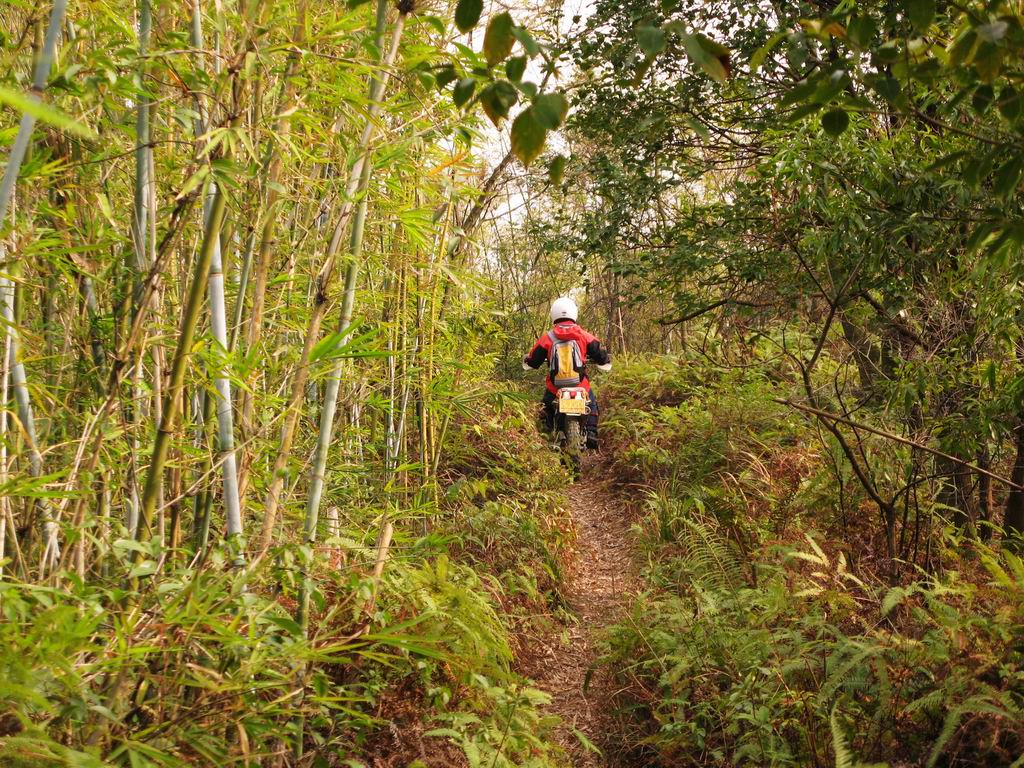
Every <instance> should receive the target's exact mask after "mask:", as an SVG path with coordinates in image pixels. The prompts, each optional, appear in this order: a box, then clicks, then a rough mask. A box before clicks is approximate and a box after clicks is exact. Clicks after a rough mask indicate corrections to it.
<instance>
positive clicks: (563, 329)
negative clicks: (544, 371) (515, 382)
mask: <svg viewBox="0 0 1024 768" xmlns="http://www.w3.org/2000/svg"><path fill="white" fill-rule="evenodd" d="M551 333H553V334H554V335H555V337H556V338H558V339H564V340H569V339H575V341H576V345H577V346H578V347H579V348H580V354H581V355H582V357H583V366H582V367H581V369H580V372H579V373H580V386H581V387H584V388H585V389H586V390H587V391H588V392H589V391H590V379H588V378H587V368H586V365H587V360H588V359H591V358H592V359H593V360H595V361H596V362H597V364H598V365H605V364H607V363H609V362H611V355H609V354H608V350H606V349H605V348H604V347H602V346H601V342H600V341H598V339H597V337H596V336H594V335H593V334H591V333H588V332H587V331H585V330H584V329H583V328H582V326H580V325H577V324H576V323H574V322H573V321H572V320H560V321H558V322H557V323H555V325H554V326H553V327H552V329H551ZM553 344H554V342H553V341H552V340H551V336H549V335H548V334H547V333H545V334H544V335H543V336H541V337H540V338H539V339H537V343H536V344H534V345H533V349H531V350H530V354H528V355H527V356H526V358H525V359H524V361H523V362H525V363H526V364H527V365H528V366H530V367H531V368H540V367H541V366H542V365H544V363H546V362H548V361H549V360H550V358H551V347H552V345H553ZM544 383H545V384H546V385H547V388H548V391H549V392H551V393H552V394H558V390H557V389H556V388H555V385H554V384H552V383H551V372H550V370H549V371H548V376H547V378H546V379H545V380H544Z"/></svg>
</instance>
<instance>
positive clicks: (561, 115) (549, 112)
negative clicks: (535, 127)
mask: <svg viewBox="0 0 1024 768" xmlns="http://www.w3.org/2000/svg"><path fill="white" fill-rule="evenodd" d="M533 109H534V111H535V117H536V119H537V122H538V123H540V125H541V127H543V128H545V129H547V130H551V131H553V130H555V129H556V128H558V126H560V125H561V124H562V121H563V120H565V116H566V114H568V112H569V100H568V99H567V98H565V95H564V94H562V93H543V94H541V95H540V96H538V97H537V99H536V100H535V101H534V102H533Z"/></svg>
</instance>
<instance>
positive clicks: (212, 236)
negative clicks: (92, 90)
mask: <svg viewBox="0 0 1024 768" xmlns="http://www.w3.org/2000/svg"><path fill="white" fill-rule="evenodd" d="M226 207H227V198H226V197H225V196H224V193H223V191H222V190H221V189H220V187H218V188H217V189H216V192H215V193H214V196H213V202H212V203H211V205H210V212H209V217H208V220H207V226H206V229H205V231H204V233H203V244H202V247H201V248H200V251H199V258H198V259H196V264H195V269H194V272H193V276H192V285H191V287H190V289H189V292H188V303H187V304H186V306H185V312H184V314H183V316H182V319H181V327H180V329H179V332H178V345H177V347H176V348H175V350H174V360H173V362H172V363H171V375H170V382H169V383H168V387H167V393H166V394H165V396H164V407H163V414H162V417H161V419H160V426H159V428H158V429H157V433H156V440H155V442H154V444H153V456H152V459H151V460H150V464H149V471H148V473H147V474H146V485H145V488H144V489H143V492H142V503H141V508H140V510H139V525H138V530H137V531H136V534H135V538H136V539H138V540H140V541H145V540H148V539H149V538H150V537H151V535H152V531H151V530H150V525H151V523H152V519H153V513H154V511H155V510H156V503H157V497H158V496H159V494H160V490H161V488H162V487H163V470H164V465H165V464H166V462H167V452H168V449H169V448H170V444H171V437H172V436H173V434H174V430H175V428H176V426H177V422H178V415H179V413H180V411H181V394H182V391H183V389H184V386H185V370H186V369H187V367H188V360H189V357H191V354H192V342H193V339H194V338H195V332H196V326H197V325H198V324H199V314H200V311H201V309H202V304H203V296H204V295H205V293H206V284H207V280H208V279H209V274H210V266H211V264H212V263H213V254H214V249H215V248H216V247H217V246H218V244H219V242H220V226H221V224H222V223H223V222H224V211H225V209H226Z"/></svg>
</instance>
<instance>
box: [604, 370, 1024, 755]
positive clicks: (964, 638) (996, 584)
mask: <svg viewBox="0 0 1024 768" xmlns="http://www.w3.org/2000/svg"><path fill="white" fill-rule="evenodd" d="M645 370H646V373H645ZM773 389H774V388H773V386H772V385H771V384H770V383H768V382H767V381H765V380H764V379H762V378H761V377H760V376H758V375H757V374H755V373H753V372H751V371H746V372H731V373H728V374H724V375H723V374H722V373H721V372H717V371H713V370H710V369H708V368H707V367H704V368H703V369H701V368H699V366H698V365H697V364H696V363H695V362H694V361H690V360H686V359H683V360H674V361H668V360H655V361H654V363H653V364H651V363H650V362H648V361H644V363H643V364H642V366H641V365H638V364H637V363H635V362H634V363H630V364H629V365H626V366H624V367H622V368H620V369H619V370H618V371H616V372H615V374H613V377H612V379H611V380H610V381H609V383H608V385H607V387H606V388H605V391H606V392H609V393H610V395H611V397H612V398H614V401H615V403H616V404H617V405H618V406H619V408H623V409H624V410H622V411H619V412H617V413H616V414H615V417H614V418H613V420H612V421H611V422H610V423H609V424H608V431H609V432H610V433H611V434H612V436H613V439H614V440H615V441H616V442H617V446H616V458H615V461H614V464H613V469H614V470H615V471H617V472H621V473H623V474H628V475H629V476H630V477H631V478H632V479H633V482H636V481H637V479H639V480H641V481H642V482H643V484H650V485H653V486H655V487H657V488H659V490H658V492H657V493H655V494H653V495H651V496H650V497H649V498H648V499H647V503H646V505H645V510H646V511H645V514H644V516H643V517H642V518H641V520H640V522H639V523H638V525H637V532H638V535H639V536H640V542H641V544H642V545H643V546H644V548H645V551H646V552H647V554H648V566H647V570H646V572H645V576H646V578H647V580H648V584H649V591H648V592H647V594H646V595H645V596H644V598H643V599H642V600H641V601H640V602H638V603H637V604H636V605H635V606H634V609H633V611H632V612H631V614H630V615H629V616H628V617H627V619H626V620H625V621H622V622H620V623H619V624H618V625H617V626H616V627H614V628H613V629H612V630H611V632H610V634H609V635H608V638H607V643H608V645H607V648H608V651H607V655H606V656H605V658H604V663H606V664H608V665H609V666H611V668H612V669H613V671H614V672H615V674H616V675H618V676H619V678H620V680H621V682H622V685H623V686H625V687H626V693H625V695H624V696H623V698H622V700H621V701H620V704H621V705H623V706H624V707H625V708H627V710H632V711H634V712H636V713H637V715H638V717H639V720H640V722H639V725H640V727H641V729H642V731H641V732H642V734H643V736H642V737H637V736H631V737H628V738H629V739H630V740H631V741H632V743H627V745H626V747H627V748H636V749H640V748H646V749H649V750H652V751H653V754H654V755H655V757H654V758H652V759H656V760H657V762H658V764H659V765H680V766H684V765H696V764H702V763H703V762H704V761H708V760H710V761H713V762H718V763H725V764H734V765H742V764H750V765H792V766H798V765H807V764H811V763H814V762H815V761H817V762H819V763H823V762H825V761H826V760H828V759H830V758H829V755H828V754H827V752H826V750H827V747H826V745H831V750H832V753H833V755H834V758H835V764H836V765H851V766H852V765H861V764H862V763H860V762H858V761H860V760H866V761H869V762H884V763H885V764H894V763H895V764H902V763H907V764H915V765H918V764H920V765H925V764H928V765H936V764H957V765H1009V764H1010V763H1012V762H1013V760H1014V759H1015V758H1016V756H1017V755H1018V754H1019V752H1020V749H1021V748H1022V747H1024V730H1022V729H1021V728H1020V723H1021V722H1024V720H1022V718H1021V716H1022V713H1024V702H1022V700H1021V699H1020V695H1019V691H1020V683H1021V680H1022V679H1024V678H1022V675H1024V656H1022V654H1021V649H1020V647H1019V644H1015V643H1014V642H1012V641H1010V638H1011V637H1013V636H1014V632H1015V631H1016V630H1015V629H1014V628H1015V627H1019V626H1020V622H1021V621H1022V619H1024V566H1021V564H1020V563H1021V561H1020V559H1019V558H1018V557H1016V556H1015V555H1013V554H1012V553H1000V552H998V551H994V550H989V549H987V548H985V547H983V546H981V545H977V544H972V545H970V548H971V550H972V551H973V552H974V557H975V558H976V560H977V561H980V563H982V564H983V565H984V567H985V569H986V573H985V574H978V573H971V572H970V571H969V570H968V569H967V568H966V567H965V568H964V570H950V571H948V572H946V573H944V574H942V575H932V576H928V575H925V574H918V576H917V577H916V578H915V579H914V580H913V581H909V582H906V583H904V584H902V585H900V586H898V587H895V588H893V587H890V586H888V585H886V584H885V583H884V581H883V580H882V579H880V578H879V577H878V575H875V574H873V573H872V571H871V570H869V569H854V568H852V567H851V565H850V562H849V552H850V548H851V546H852V544H851V543H850V542H848V541H844V540H843V538H842V528H841V527H840V521H839V519H838V518H837V517H835V512H834V510H836V506H835V505H836V498H835V494H836V493H837V489H836V488H835V487H832V488H831V490H830V495H831V496H832V498H831V499H830V500H828V501H827V505H828V506H825V507H824V508H822V507H820V506H819V507H817V508H815V509H806V510H805V509H803V505H805V504H807V503H809V502H810V500H811V499H812V498H815V499H819V498H821V495H820V493H818V492H816V493H815V494H814V495H812V494H810V493H809V490H810V489H809V486H807V485H806V483H805V478H809V477H813V476H814V475H815V474H816V472H817V471H818V470H817V469H816V464H817V462H819V461H821V457H816V456H815V455H814V453H813V452H812V450H813V449H812V446H813V442H812V441H811V440H809V439H808V438H811V435H809V434H806V432H807V428H806V427H805V426H802V425H801V424H800V423H799V422H796V421H793V420H792V419H790V418H787V416H786V414H785V413H784V412H779V411H778V410H777V407H776V405H775V404H773V400H772V393H773ZM634 392H636V393H639V396H634V397H633V398H632V400H629V399H628V398H629V395H630V394H631V393H634ZM659 401H660V402H663V403H668V404H664V405H660V406H658V405H656V403H658V402H659ZM645 410H647V411H648V413H647V414H646V416H645V415H644V411H645ZM798 453H802V454H804V456H803V457H802V458H799V459H798V457H797V455H796V454H798ZM784 457H785V459H786V460H783V458H784ZM794 471H795V475H796V477H795V478H794V477H793V474H794ZM828 495H829V494H826V495H825V499H828ZM816 503H819V504H820V502H816ZM830 507H831V510H832V511H831V512H830ZM812 513H813V515H814V517H813V519H814V521H815V524H816V525H818V526H821V527H823V528H825V529H826V533H823V534H817V535H814V536H810V535H805V536H803V537H801V538H802V541H798V540H797V539H798V530H799V528H798V527H797V526H793V528H792V529H790V528H788V526H786V525H784V524H783V522H784V521H786V520H789V521H795V520H800V521H802V522H805V524H806V522H809V521H810V520H811V519H812V517H811V515H812ZM787 530H788V531H789V532H788V533H787ZM949 546H953V547H963V546H965V545H964V542H963V541H959V540H957V541H950V542H949ZM854 551H856V550H854ZM963 565H965V566H966V562H964V563H963ZM638 702H645V706H644V707H642V708H638V707H636V706H635V705H636V703H638Z"/></svg>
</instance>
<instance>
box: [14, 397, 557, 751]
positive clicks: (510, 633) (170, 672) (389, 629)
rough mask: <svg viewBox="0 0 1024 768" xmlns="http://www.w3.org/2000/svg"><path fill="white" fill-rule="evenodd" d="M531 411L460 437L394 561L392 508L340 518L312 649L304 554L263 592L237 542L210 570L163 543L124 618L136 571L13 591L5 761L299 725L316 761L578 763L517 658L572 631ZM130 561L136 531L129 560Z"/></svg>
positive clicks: (287, 556)
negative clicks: (435, 492)
mask: <svg viewBox="0 0 1024 768" xmlns="http://www.w3.org/2000/svg"><path fill="white" fill-rule="evenodd" d="M522 414H523V407H522V406H519V405H516V404H515V403H511V404H507V405H506V407H505V410H504V412H503V417H502V418H501V419H499V418H497V417H496V416H495V417H491V418H476V417H474V418H472V419H466V420H465V421H460V423H458V424H457V425H455V426H453V427H452V430H453V431H452V435H451V437H452V443H453V450H452V451H451V452H450V453H449V454H448V455H447V456H446V459H445V462H444V463H443V464H442V465H441V467H440V475H441V477H442V478H443V488H444V493H443V499H442V501H441V503H440V505H439V506H438V507H436V508H431V509H423V510H421V511H420V512H419V513H416V512H406V513H401V514H393V515H392V516H391V518H390V519H391V521H392V524H393V527H394V537H393V539H392V542H391V544H390V546H389V547H388V551H387V553H381V556H380V557H379V558H378V556H377V555H378V553H377V551H376V550H375V548H374V541H375V539H377V533H378V530H377V528H378V526H377V525H376V524H375V522H374V520H375V519H377V520H379V517H377V514H378V513H376V512H374V511H372V510H366V511H365V512H364V511H360V513H359V514H360V515H363V516H359V517H356V516H353V517H348V518H343V519H342V520H341V521H340V522H338V524H337V527H336V529H335V530H334V531H333V533H332V535H331V536H329V537H328V538H327V539H326V540H324V541H323V542H322V544H321V545H319V546H318V547H317V549H316V552H315V554H313V555H312V558H313V563H314V566H313V568H312V570H311V572H310V573H309V576H310V577H311V578H312V579H313V580H314V581H315V583H316V584H317V585H318V586H317V589H316V591H315V592H314V594H313V599H312V602H313V605H314V609H313V613H312V615H311V616H310V620H309V625H310V628H311V632H310V635H309V637H308V639H305V638H304V637H303V634H302V632H301V628H300V627H299V625H298V624H297V623H296V622H295V621H294V620H293V618H292V608H293V606H294V604H295V601H296V600H297V599H298V592H299V587H300V584H299V578H298V576H299V574H298V571H297V567H296V563H297V562H298V558H299V555H298V553H297V552H296V551H294V548H290V547H282V548H280V549H279V550H277V551H275V552H274V553H273V555H272V556H271V557H269V558H268V559H267V561H266V562H265V565H264V566H263V567H262V568H260V569H259V570H257V571H256V572H255V573H254V574H251V575H250V576H249V577H248V580H247V583H248V588H246V589H243V588H242V586H241V579H242V577H241V576H240V575H239V574H237V572H235V571H233V570H231V569H230V568H227V567H226V566H227V565H229V557H230V553H229V552H226V551H225V550H223V549H220V548H218V549H215V550H213V551H212V552H211V553H210V557H209V562H208V563H207V565H206V567H204V568H202V569H194V568H187V567H185V566H186V564H184V563H181V561H180V559H179V557H180V556H179V555H178V553H175V552H172V551H168V552H165V553H163V556H164V557H166V558H168V560H169V561H170V562H172V563H174V562H177V563H179V565H177V566H174V567H172V568H171V569H169V571H170V572H169V573H168V575H167V577H166V578H165V579H162V580H161V581H160V584H159V586H158V588H157V589H155V590H146V591H143V592H142V594H141V595H140V596H139V598H138V602H137V603H136V604H135V605H134V606H133V610H131V611H128V612H126V613H125V614H118V613H112V612H110V611H109V610H108V609H107V607H108V606H109V605H111V604H113V603H116V602H117V601H119V600H124V599H125V592H124V590H123V589H121V588H120V587H119V584H118V579H117V578H116V576H115V577H112V578H110V579H108V580H106V581H103V582H99V583H91V584H88V585H86V584H82V583H72V584H71V585H70V587H69V588H67V589H54V588H52V587H48V586H41V585H30V584H24V583H18V582H16V581H11V580H7V581H5V582H4V583H3V584H0V610H2V612H3V616H4V619H5V620H4V622H3V623H2V624H0V670H2V675H0V678H2V680H3V684H2V688H0V696H2V698H0V701H2V706H3V716H2V720H0V728H2V731H0V764H2V765H4V766H11V768H29V767H31V768H43V767H44V766H54V767H56V766H75V767H76V768H88V767H91V766H101V765H104V766H105V765H119V764H126V765H132V766H143V765H153V766H192V765H232V764H237V765H273V764H275V763H278V762H279V761H281V760H284V759H285V756H286V755H287V754H290V753H291V752H292V751H293V750H294V743H295V741H294V739H295V736H294V735H293V734H294V733H295V731H296V728H297V727H298V725H297V723H298V722H299V720H300V719H301V720H303V721H304V730H305V734H306V735H305V740H306V743H305V752H306V754H308V755H309V759H310V761H311V762H310V763H309V764H310V765H315V766H320V765H323V766H333V765H346V766H403V767H404V766H416V765H428V766H442V765H445V766H446V765H470V766H520V765H523V766H525V765H530V766H546V765H551V766H554V765H557V764H561V763H559V762H558V761H559V760H560V758H559V755H560V754H561V751H560V748H559V747H557V746H556V745H555V743H554V742H553V740H552V739H551V738H550V732H551V729H552V728H553V726H554V725H555V724H556V722H557V718H553V717H551V716H549V715H547V714H546V713H545V711H544V706H545V705H546V703H547V702H548V696H547V695H546V694H544V693H542V692H541V691H539V690H537V689H536V688H534V687H532V685H531V683H530V681H529V680H527V679H525V678H524V677H522V676H521V675H520V674H517V673H516V672H515V671H514V660H515V658H516V655H517V654H518V653H520V652H522V650H523V645H524V643H525V642H526V640H527V638H528V636H529V633H531V632H534V633H535V632H538V631H542V630H544V629H545V627H547V626H550V624H551V623H552V622H553V621H554V619H553V618H552V617H553V615H554V614H555V612H556V611H557V610H558V608H559V605H560V603H561V589H562V567H563V560H564V558H565V557H566V548H567V546H568V545H569V544H570V542H571V537H572V530H571V527H570V526H569V525H568V524H567V522H566V520H565V517H564V512H563V510H564V508H565V505H564V496H563V493H564V491H563V485H562V478H561V476H560V473H558V472H557V469H553V468H552V466H551V465H550V464H549V463H547V462H545V460H544V452H543V451H538V450H537V440H536V437H535V434H534V429H533V425H532V420H531V419H529V418H527V417H525V416H524V415H522ZM524 488H528V489H529V491H530V492H529V493H524V492H523V489H524ZM132 551H133V547H132V542H131V540H127V539H120V540H118V541H117V542H115V546H114V552H115V556H116V558H117V559H116V560H113V561H112V563H113V564H117V563H121V564H122V565H123V566H124V567H125V568H130V557H131V553H132ZM112 571H113V572H114V573H115V574H116V573H117V572H118V570H117V569H116V568H112ZM545 622H547V624H545ZM303 676H306V678H307V679H306V680H305V681H304V686H305V691H306V692H305V694H304V695H303V694H302V689H296V687H295V685H296V680H297V679H299V678H302V677H303ZM102 745H109V747H108V748H106V749H103V748H102Z"/></svg>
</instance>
